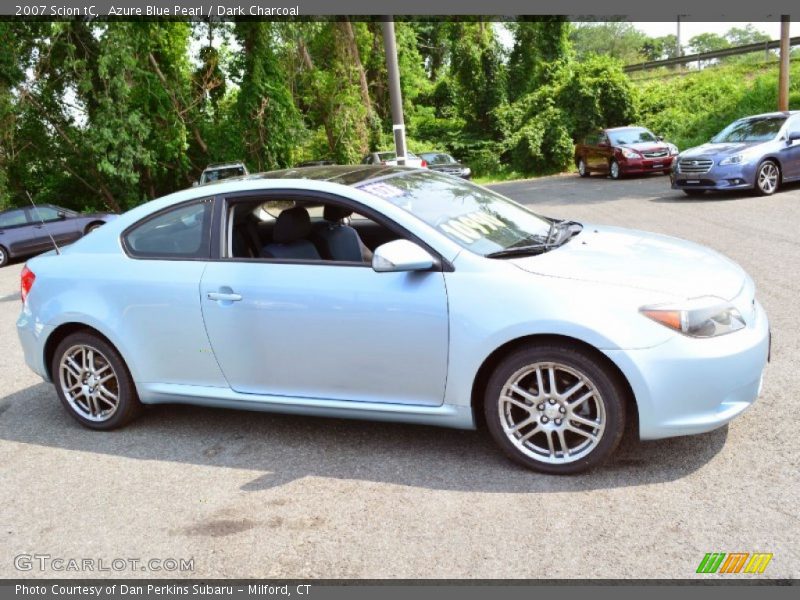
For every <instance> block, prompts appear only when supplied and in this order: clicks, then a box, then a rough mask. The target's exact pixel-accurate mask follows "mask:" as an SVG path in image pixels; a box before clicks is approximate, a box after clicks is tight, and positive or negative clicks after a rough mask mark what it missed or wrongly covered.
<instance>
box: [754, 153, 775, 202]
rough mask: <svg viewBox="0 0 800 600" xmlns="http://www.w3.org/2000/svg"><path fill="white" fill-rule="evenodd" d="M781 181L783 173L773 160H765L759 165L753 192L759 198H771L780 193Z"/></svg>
mask: <svg viewBox="0 0 800 600" xmlns="http://www.w3.org/2000/svg"><path fill="white" fill-rule="evenodd" d="M780 181H781V172H780V170H779V169H778V165H776V164H775V163H774V162H772V161H771V160H765V161H764V162H763V163H761V164H760V165H758V170H757V171H756V184H755V186H754V187H753V191H754V192H755V193H756V195H757V196H771V195H772V194H774V193H775V192H776V191H778V186H779V185H780Z"/></svg>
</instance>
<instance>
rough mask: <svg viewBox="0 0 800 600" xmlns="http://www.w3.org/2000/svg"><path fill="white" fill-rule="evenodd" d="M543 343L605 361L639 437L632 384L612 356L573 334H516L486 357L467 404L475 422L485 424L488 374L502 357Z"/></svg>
mask: <svg viewBox="0 0 800 600" xmlns="http://www.w3.org/2000/svg"><path fill="white" fill-rule="evenodd" d="M543 344H562V345H567V346H572V347H573V348H579V349H581V350H583V351H584V352H586V353H588V354H590V355H592V357H593V358H594V359H595V360H597V362H598V363H600V364H602V365H604V366H605V367H606V368H607V369H608V372H609V373H610V374H611V375H612V376H613V377H615V378H616V379H617V380H618V381H619V383H620V384H621V385H622V386H623V388H624V390H625V409H626V412H627V414H628V417H629V418H628V425H627V427H632V428H633V429H632V431H633V432H634V434H635V435H636V437H637V438H638V429H639V405H638V403H637V401H636V395H635V393H634V391H633V387H632V386H631V384H630V382H629V381H628V378H627V377H626V376H625V373H624V372H623V371H622V369H621V368H620V367H619V365H617V364H616V363H615V362H614V361H613V360H611V358H609V357H608V356H607V355H605V354H603V352H601V351H600V350H598V349H597V348H596V347H594V346H592V345H591V344H589V343H588V342H585V341H583V340H581V339H578V338H575V337H571V336H567V335H559V334H534V335H526V336H522V337H518V338H516V339H513V340H510V341H508V342H505V343H504V344H503V345H501V346H500V347H498V348H496V349H495V350H494V351H493V352H492V353H491V354H489V356H487V357H486V359H485V360H484V361H483V363H482V364H481V366H480V367H479V368H478V371H477V373H476V375H475V378H474V380H473V382H472V393H471V398H470V405H471V407H472V416H473V419H474V422H475V424H476V425H479V426H483V425H484V417H483V414H484V413H483V402H484V396H485V391H486V386H487V385H488V383H489V378H490V377H491V375H492V372H493V371H494V369H495V368H496V367H497V365H499V364H500V362H501V361H502V360H503V359H505V358H506V357H507V356H509V355H510V354H511V353H512V352H514V351H516V350H517V349H519V348H522V347H525V346H530V345H543Z"/></svg>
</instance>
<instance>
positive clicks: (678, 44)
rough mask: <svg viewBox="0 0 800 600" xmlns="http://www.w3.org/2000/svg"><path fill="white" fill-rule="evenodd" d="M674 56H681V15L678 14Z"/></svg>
mask: <svg viewBox="0 0 800 600" xmlns="http://www.w3.org/2000/svg"><path fill="white" fill-rule="evenodd" d="M675 40H676V42H675V46H676V48H675V56H677V57H678V58H680V57H681V56H683V47H682V46H681V15H678V31H677V35H676V36H675Z"/></svg>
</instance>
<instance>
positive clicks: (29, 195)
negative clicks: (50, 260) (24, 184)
mask: <svg viewBox="0 0 800 600" xmlns="http://www.w3.org/2000/svg"><path fill="white" fill-rule="evenodd" d="M25 193H26V194H27V195H28V200H30V201H31V206H33V210H35V211H36V216H37V217H39V221H41V223H42V227H44V230H45V231H46V232H47V237H49V238H50V241H51V242H53V248H55V249H56V254H61V249H60V248H59V247H58V244H56V240H55V239H54V238H53V236H52V235H51V234H50V230H49V229H48V228H47V225H45V223H44V219H43V218H42V215H41V214H39V207H38V206H36V203H35V202H34V201H33V198H32V197H31V193H30V192H29V191H28V190H25Z"/></svg>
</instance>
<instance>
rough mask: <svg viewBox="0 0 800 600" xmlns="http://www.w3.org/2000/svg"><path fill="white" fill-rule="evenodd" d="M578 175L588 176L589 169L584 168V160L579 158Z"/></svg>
mask: <svg viewBox="0 0 800 600" xmlns="http://www.w3.org/2000/svg"><path fill="white" fill-rule="evenodd" d="M578 175H580V176H581V177H588V176H589V169H588V168H586V161H584V160H583V159H580V160H579V161H578Z"/></svg>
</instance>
